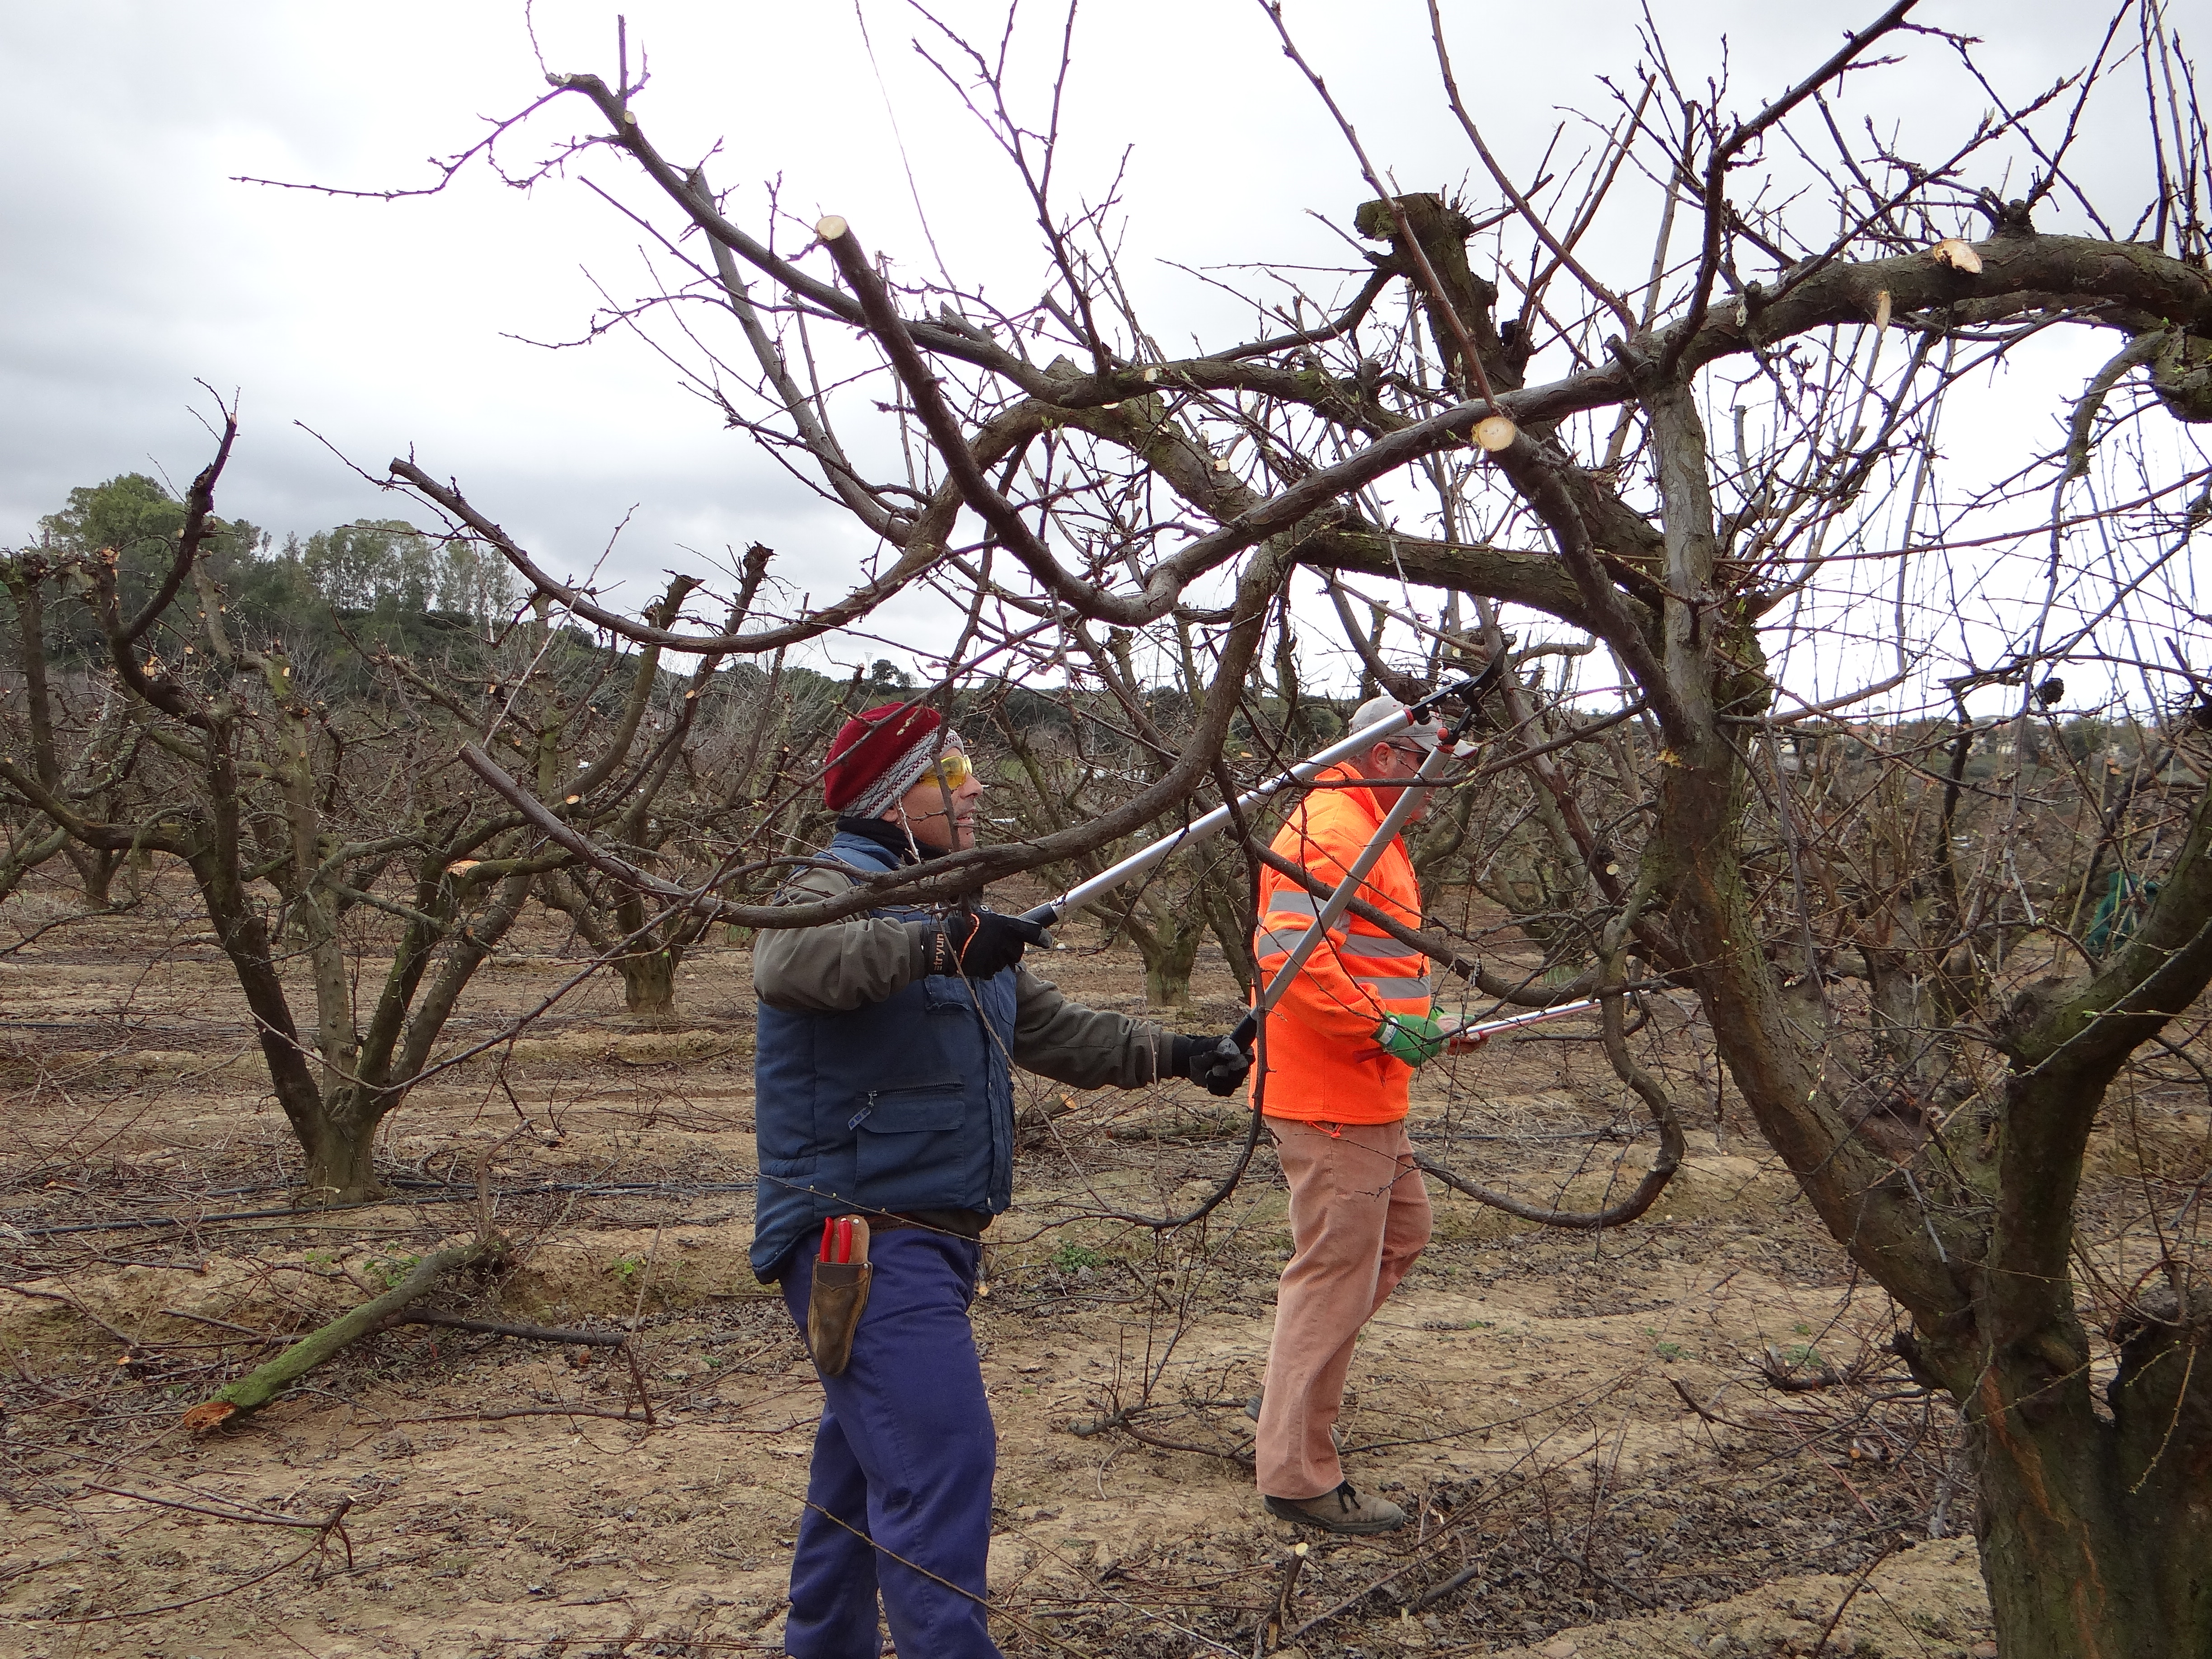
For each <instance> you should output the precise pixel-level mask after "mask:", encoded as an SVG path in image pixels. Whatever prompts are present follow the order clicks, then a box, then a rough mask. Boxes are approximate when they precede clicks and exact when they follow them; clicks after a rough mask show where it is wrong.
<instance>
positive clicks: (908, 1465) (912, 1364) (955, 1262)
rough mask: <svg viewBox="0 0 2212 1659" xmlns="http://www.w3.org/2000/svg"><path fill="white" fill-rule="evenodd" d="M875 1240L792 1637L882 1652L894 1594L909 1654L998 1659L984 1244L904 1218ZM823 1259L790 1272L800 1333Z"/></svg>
mask: <svg viewBox="0 0 2212 1659" xmlns="http://www.w3.org/2000/svg"><path fill="white" fill-rule="evenodd" d="M868 1254H869V1257H870V1259H871V1260H872V1261H873V1262H874V1264H875V1274H874V1278H873V1280H872V1283H871V1285H870V1286H869V1290H868V1305H867V1309H866V1312H864V1313H863V1314H862V1315H861V1316H860V1328H859V1330H858V1331H857V1332H855V1333H854V1339H853V1358H852V1362H851V1364H848V1365H847V1366H846V1368H845V1370H844V1371H843V1373H842V1375H840V1376H825V1377H823V1379H822V1392H823V1396H824V1402H823V1409H822V1425H821V1427H820V1428H819V1429H818V1430H817V1431H816V1432H815V1436H814V1466H813V1468H812V1469H811V1472H810V1473H809V1474H808V1477H807V1483H806V1512H805V1514H804V1515H803V1516H800V1517H799V1538H798V1547H797V1548H796V1549H794V1550H793V1553H792V1558H791V1613H790V1617H789V1618H788V1619H787V1620H786V1622H785V1625H784V1636H783V1647H784V1651H785V1652H786V1653H788V1654H791V1655H793V1656H795V1659H878V1656H879V1655H880V1654H881V1653H882V1652H883V1650H884V1638H883V1632H882V1628H881V1626H879V1625H878V1622H877V1616H876V1601H877V1597H878V1595H881V1596H882V1598H883V1616H884V1620H885V1621H886V1622H888V1623H889V1625H890V1634H891V1640H892V1641H893V1642H895V1643H896V1644H897V1645H898V1651H899V1656H900V1659H908V1656H912V1659H997V1656H998V1652H999V1650H998V1647H997V1646H996V1644H994V1643H993V1642H992V1640H991V1638H990V1633H989V1632H988V1631H987V1629H986V1628H985V1626H984V1619H983V1613H984V1599H983V1598H984V1595H985V1593H986V1589H985V1580H984V1569H985V1565H986V1563H987V1559H988V1557H989V1554H990V1548H991V1480H992V1477H993V1475H994V1474H995V1473H996V1472H997V1468H998V1436H997V1432H996V1431H994V1429H993V1428H992V1426H991V1408H990V1405H989V1403H988V1402H987V1401H986V1400H985V1399H984V1397H983V1372H982V1368H981V1365H980V1364H978V1363H977V1361H976V1358H975V1333H974V1332H973V1331H971V1330H970V1329H969V1325H968V1304H969V1301H970V1299H972V1298H973V1297H974V1296H975V1272H976V1267H977V1264H978V1262H979V1261H980V1260H981V1255H982V1247H981V1245H979V1244H976V1243H972V1242H971V1241H969V1240H968V1239H964V1238H954V1237H947V1236H945V1235H944V1234H940V1233H933V1232H927V1231H922V1230H921V1229H919V1228H905V1227H902V1228H898V1229H896V1230H894V1231H886V1232H879V1233H878V1234H876V1235H875V1237H873V1238H872V1240H871V1241H870V1243H869V1251H868ZM813 1267H814V1249H813V1248H812V1247H811V1243H810V1244H809V1245H806V1246H802V1247H801V1248H800V1249H798V1250H796V1251H794V1252H793V1254H792V1255H791V1256H790V1258H789V1259H788V1260H787V1261H786V1263H785V1265H784V1269H783V1273H782V1278H781V1285H782V1290H783V1300H784V1304H785V1305H786V1306H787V1307H788V1308H789V1309H790V1310H791V1316H792V1317H793V1319H795V1320H797V1321H798V1322H799V1329H800V1331H802V1332H804V1331H805V1328H806V1301H807V1295H808V1292H809V1291H811V1289H812V1287H813Z"/></svg>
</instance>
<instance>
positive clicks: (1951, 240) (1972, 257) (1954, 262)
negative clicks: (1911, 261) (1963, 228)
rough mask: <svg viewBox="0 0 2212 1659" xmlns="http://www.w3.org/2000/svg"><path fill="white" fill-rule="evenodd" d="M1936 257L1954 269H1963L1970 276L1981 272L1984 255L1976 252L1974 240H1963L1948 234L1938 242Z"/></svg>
mask: <svg viewBox="0 0 2212 1659" xmlns="http://www.w3.org/2000/svg"><path fill="white" fill-rule="evenodd" d="M1936 259H1937V260H1938V261H1939V262H1941V263H1942V264H1947V265H1948V266H1950V267H1951V269H1952V270H1963V271H1965V272H1966V275H1968V276H1979V275H1980V274H1981V269H1982V256H1981V255H1980V254H1978V253H1977V252H1974V245H1973V244H1972V242H1966V241H1961V240H1960V239H1959V238H1958V237H1956V236H1946V237H1945V238H1944V239H1943V240H1942V241H1940V242H1938V243H1936Z"/></svg>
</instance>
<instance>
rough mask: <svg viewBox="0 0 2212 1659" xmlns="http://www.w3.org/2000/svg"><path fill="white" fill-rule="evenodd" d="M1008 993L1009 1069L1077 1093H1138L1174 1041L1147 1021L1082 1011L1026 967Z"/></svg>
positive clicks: (1164, 1062)
mask: <svg viewBox="0 0 2212 1659" xmlns="http://www.w3.org/2000/svg"><path fill="white" fill-rule="evenodd" d="M1016 971H1017V973H1018V975H1020V977H1019V978H1018V980H1017V981H1015V988H1014V999H1015V1001H1014V1064H1015V1065H1017V1066H1020V1067H1021V1068H1022V1069H1023V1070H1024V1071H1025V1072H1036V1073H1038V1074H1039V1075H1041V1076H1043V1077H1048V1078H1051V1079H1053V1080H1054V1082H1057V1083H1066V1084H1071V1085H1073V1086H1074V1087H1076V1088H1078V1089H1099V1088H1104V1087H1106V1086H1108V1085H1111V1086H1113V1087H1115V1088H1117V1089H1140V1088H1142V1087H1144V1085H1146V1084H1148V1083H1155V1082H1158V1080H1159V1079H1160V1077H1161V1075H1162V1073H1165V1072H1166V1071H1167V1069H1168V1058H1169V1050H1170V1048H1171V1046H1172V1045H1173V1043H1174V1041H1175V1039H1174V1037H1173V1036H1171V1035H1170V1033H1168V1032H1167V1031H1166V1030H1163V1029H1162V1028H1161V1027H1159V1026H1158V1025H1155V1024H1152V1022H1151V1021H1149V1020H1141V1019H1131V1018H1127V1016H1126V1015H1122V1014H1114V1013H1107V1012H1103V1011H1101V1010H1099V1009H1097V1008H1085V1007H1081V1006H1078V1005H1077V1004H1075V1003H1073V1002H1070V1001H1069V1000H1067V999H1066V997H1064V996H1062V995H1061V994H1060V987H1058V986H1056V985H1054V983H1053V982H1052V981H1050V980H1047V979H1040V978H1038V977H1037V976H1036V975H1035V974H1033V973H1031V972H1030V970H1029V969H1026V968H1023V969H1017V970H1016Z"/></svg>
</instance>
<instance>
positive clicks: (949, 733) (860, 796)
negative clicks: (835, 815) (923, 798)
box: [822, 702, 967, 818]
mask: <svg viewBox="0 0 2212 1659" xmlns="http://www.w3.org/2000/svg"><path fill="white" fill-rule="evenodd" d="M943 725H944V720H943V717H942V716H940V715H939V714H938V712H937V711H936V710H935V709H934V708H909V707H908V706H907V705H906V704H905V703H902V702H886V703H878V705H877V706H876V707H875V708H864V709H862V710H861V711H860V713H859V714H855V715H854V716H853V718H852V719H851V720H847V721H846V722H845V724H844V725H843V726H840V727H839V728H838V731H837V735H836V737H835V738H832V739H830V743H829V768H828V769H827V771H826V772H824V774H823V779H822V799H823V800H824V801H825V802H827V803H828V804H829V808H830V810H831V811H836V812H843V813H848V814H850V815H851V816H853V817H863V818H872V817H878V816H880V815H881V814H882V813H884V812H885V811H888V810H890V805H891V803H892V802H893V801H896V799H898V798H899V797H900V796H901V795H903V794H904V793H906V792H907V791H908V790H909V789H911V788H913V787H914V786H915V784H917V783H919V782H921V775H922V774H923V773H925V772H927V770H929V763H930V762H931V761H932V760H933V759H934V758H935V757H937V756H938V755H939V753H941V752H943V751H944V750H951V749H964V748H966V747H967V745H966V744H963V742H961V740H960V734H959V733H958V732H955V731H953V730H952V729H951V727H950V726H946V727H945V733H944V737H943V738H942V740H941V741H940V740H939V736H938V730H937V728H938V727H939V726H943Z"/></svg>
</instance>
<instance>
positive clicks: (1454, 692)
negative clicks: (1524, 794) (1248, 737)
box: [1022, 671, 1489, 927]
mask: <svg viewBox="0 0 2212 1659" xmlns="http://www.w3.org/2000/svg"><path fill="white" fill-rule="evenodd" d="M1488 677H1489V674H1488V671H1485V672H1484V673H1482V674H1471V675H1469V676H1468V677H1467V678H1464V679H1457V680H1454V681H1453V682H1452V683H1451V684H1449V685H1443V686H1439V687H1437V689H1436V690H1434V691H1431V692H1430V693H1429V695H1428V696H1425V697H1424V698H1422V699H1421V700H1420V702H1417V703H1414V704H1413V705H1412V706H1411V707H1410V708H1404V709H1401V710H1400V711H1399V712H1398V713H1397V714H1391V715H1389V716H1387V717H1385V718H1384V719H1383V720H1377V721H1376V722H1375V724H1374V725H1372V726H1364V727H1362V728H1361V729H1360V730H1359V731H1357V732H1352V734H1351V735H1350V736H1348V737H1345V738H1340V739H1338V740H1337V741H1336V742H1334V743H1333V744H1329V746H1328V748H1326V749H1323V750H1319V751H1318V752H1317V753H1316V754H1315V755H1314V756H1313V757H1311V758H1310V759H1307V760H1303V761H1300V762H1299V763H1297V765H1296V766H1293V767H1292V768H1291V769H1290V770H1289V771H1287V772H1284V773H1281V774H1279V775H1277V776H1275V777H1273V778H1270V779H1268V781H1267V782H1265V783H1263V784H1261V785H1260V786H1259V787H1257V788H1256V789H1252V790H1249V791H1247V792H1246V793H1243V794H1242V795H1239V796H1238V797H1237V805H1236V809H1235V810H1236V811H1250V810H1251V809H1252V808H1254V807H1255V806H1258V805H1261V804H1262V803H1264V802H1266V801H1267V800H1270V799H1273V797H1275V796H1277V795H1279V794H1280V793H1283V791H1284V790H1285V789H1295V788H1297V787H1298V786H1299V785H1300V784H1304V783H1310V782H1312V781H1313V779H1314V776H1315V775H1316V774H1317V773H1319V772H1321V771H1322V770H1323V769H1326V768H1328V767H1331V766H1334V765H1335V764H1336V763H1337V762H1339V761H1341V760H1349V759H1351V758H1352V756H1354V755H1357V754H1358V753H1359V752H1360V751H1361V750H1364V749H1368V748H1370V747H1372V746H1373V745H1374V744H1378V743H1381V742H1383V741H1384V740H1385V739H1386V738H1392V737H1395V736H1396V735H1397V734H1398V733H1399V732H1402V731H1404V730H1405V729H1406V728H1407V726H1411V725H1412V724H1413V722H1414V721H1415V720H1419V719H1420V718H1422V717H1423V716H1424V715H1425V714H1427V713H1428V711H1429V710H1430V708H1432V707H1434V706H1435V705H1436V704H1437V703H1438V702H1442V701H1443V699H1444V698H1446V697H1455V696H1461V695H1462V694H1464V693H1468V692H1471V691H1475V690H1480V688H1481V684H1482V682H1483V681H1484V680H1485V679H1486V678H1488ZM1231 816H1232V814H1231V809H1230V808H1229V807H1226V806H1217V807H1215V808H1214V809H1213V810H1212V811H1211V812H1208V813H1207V814H1206V816H1205V817H1199V818H1193V819H1192V820H1191V821H1190V822H1189V823H1187V824H1185V825H1183V827H1182V829H1178V830H1176V832H1175V833H1174V834H1173V835H1170V836H1161V837H1160V839H1159V840H1158V841H1156V842H1153V843H1152V845H1151V846H1149V847H1146V848H1143V849H1141V850H1140V851H1138V852H1135V853H1132V854H1130V855H1129V856H1128V857H1127V858H1125V859H1123V860H1121V862H1120V863H1119V864H1116V865H1115V866H1112V867H1111V868H1110V869H1106V870H1102V871H1100V872H1098V873H1097V875H1095V876H1093V877H1091V878H1090V880H1088V881H1085V882H1079V883H1078V884H1076V885H1075V886H1073V887H1071V888H1069V889H1068V890H1066V892H1065V893H1062V894H1061V895H1060V896H1059V897H1058V898H1056V899H1053V900H1051V901H1050V902H1047V903H1044V904H1040V905H1038V906H1037V907H1036V908H1035V909H1034V910H1024V912H1022V920H1023V921H1034V922H1037V923H1039V924H1041V925H1042V926H1043V927H1051V926H1052V925H1053V924H1054V922H1056V921H1059V920H1060V918H1061V917H1062V916H1064V915H1067V913H1068V912H1069V911H1071V910H1073V909H1074V908H1077V907H1078V906H1079V905H1083V904H1088V903H1089V902H1091V900H1092V899H1095V898H1103V896H1105V895H1107V894H1108V893H1110V892H1112V891H1113V890H1115V888H1116V887H1119V886H1120V885H1121V884H1122V883H1123V882H1125V881H1127V880H1128V879H1129V878H1131V877H1132V876H1139V875H1142V874H1143V873H1144V872H1146V871H1147V870H1149V869H1151V868H1152V866H1154V865H1156V864H1158V862H1159V861H1160V860H1163V859H1164V858H1166V857H1168V856H1169V855H1170V854H1174V853H1177V852H1180V851H1181V850H1182V848H1186V847H1192V846H1195V845H1196V844H1197V843H1198V842H1201V841H1204V840H1205V839H1206V837H1207V836H1212V835H1217V834H1218V833H1219V832H1220V831H1221V829H1223V828H1224V827H1225V826H1226V825H1227V824H1228V823H1229V822H1230V819H1231ZM1392 833H1393V834H1395V831H1393V832H1392ZM1389 844H1390V843H1389V840H1388V839H1387V838H1386V839H1385V840H1384V841H1383V843H1382V845H1383V846H1385V847H1388V846H1389ZM1377 856H1378V857H1379V856H1380V854H1377Z"/></svg>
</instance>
